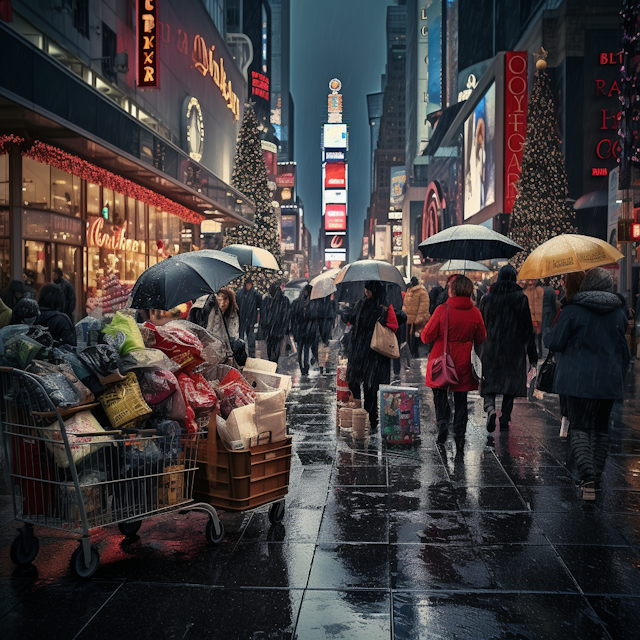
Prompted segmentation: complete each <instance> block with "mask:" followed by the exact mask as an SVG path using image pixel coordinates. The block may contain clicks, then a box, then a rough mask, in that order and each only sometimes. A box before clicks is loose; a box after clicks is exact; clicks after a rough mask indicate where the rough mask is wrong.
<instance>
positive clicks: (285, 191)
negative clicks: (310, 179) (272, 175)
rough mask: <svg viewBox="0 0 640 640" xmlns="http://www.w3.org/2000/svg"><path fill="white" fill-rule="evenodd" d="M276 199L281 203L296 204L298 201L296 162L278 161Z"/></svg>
mask: <svg viewBox="0 0 640 640" xmlns="http://www.w3.org/2000/svg"><path fill="white" fill-rule="evenodd" d="M276 187H277V188H276V192H275V196H274V197H275V199H276V200H277V201H278V202H279V203H280V204H285V205H286V204H295V202H296V163H295V162H278V175H277V176H276Z"/></svg>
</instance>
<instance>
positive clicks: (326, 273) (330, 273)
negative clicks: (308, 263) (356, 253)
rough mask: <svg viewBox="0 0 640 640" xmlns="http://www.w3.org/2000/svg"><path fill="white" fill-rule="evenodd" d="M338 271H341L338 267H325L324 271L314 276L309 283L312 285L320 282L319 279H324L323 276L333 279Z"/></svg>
mask: <svg viewBox="0 0 640 640" xmlns="http://www.w3.org/2000/svg"><path fill="white" fill-rule="evenodd" d="M340 271H341V269H340V268H337V269H327V270H326V271H323V272H322V273H321V274H320V275H319V276H316V277H315V278H312V279H311V280H310V281H309V284H310V285H311V286H312V287H313V286H314V285H315V284H317V283H318V282H320V280H324V279H325V278H329V279H330V280H332V281H333V279H334V278H335V277H336V276H337V275H338V274H339V273H340Z"/></svg>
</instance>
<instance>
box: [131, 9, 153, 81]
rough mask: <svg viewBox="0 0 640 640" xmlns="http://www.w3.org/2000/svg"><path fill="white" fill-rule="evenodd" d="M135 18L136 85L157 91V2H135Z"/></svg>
mask: <svg viewBox="0 0 640 640" xmlns="http://www.w3.org/2000/svg"><path fill="white" fill-rule="evenodd" d="M136 18H137V22H138V25H137V27H138V28H137V30H136V39H137V47H136V51H137V54H138V63H137V65H136V67H137V84H138V86H139V87H141V88H143V89H157V88H158V39H157V35H158V0H137V2H136Z"/></svg>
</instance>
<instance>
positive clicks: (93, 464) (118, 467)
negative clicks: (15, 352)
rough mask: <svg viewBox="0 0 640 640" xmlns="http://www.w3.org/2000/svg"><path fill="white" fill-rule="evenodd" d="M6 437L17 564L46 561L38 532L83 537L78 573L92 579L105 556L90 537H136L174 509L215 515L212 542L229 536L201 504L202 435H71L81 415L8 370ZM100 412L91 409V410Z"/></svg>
mask: <svg viewBox="0 0 640 640" xmlns="http://www.w3.org/2000/svg"><path fill="white" fill-rule="evenodd" d="M0 394H1V395H0V435H1V436H2V440H3V443H4V452H5V459H6V460H7V464H8V470H9V477H10V485H11V491H12V497H13V506H14V515H15V518H16V520H18V521H20V522H23V523H24V526H23V527H21V528H20V529H18V536H17V537H16V538H15V540H14V541H13V544H12V545H11V551H10V555H11V559H12V561H13V562H14V563H16V564H18V565H24V564H30V563H31V562H33V561H34V560H35V558H36V556H37V554H38V550H39V542H38V538H37V537H36V536H35V534H34V530H33V527H34V525H39V526H43V527H50V528H53V529H61V530H64V531H68V532H70V533H75V534H79V535H80V545H79V547H78V548H77V549H76V550H75V551H74V552H73V554H72V556H71V571H72V573H73V574H74V575H76V576H77V577H79V578H90V577H91V576H92V575H93V574H94V573H95V572H96V570H97V569H98V566H99V564H100V555H99V553H98V550H97V549H96V548H95V547H92V546H91V542H90V537H89V532H90V531H91V530H92V529H96V528H98V527H105V526H108V525H113V524H117V525H118V528H119V529H120V532H121V533H122V534H123V535H124V536H129V537H130V536H135V535H136V533H137V531H138V530H139V529H140V526H141V524H142V520H143V519H144V518H147V517H149V516H152V515H154V514H159V513H166V512H169V511H178V512H180V513H186V512H189V511H193V510H196V511H203V512H205V513H207V514H208V515H209V518H208V522H207V526H206V530H205V535H206V538H207V541H208V542H210V543H211V544H217V543H219V542H221V541H222V539H223V537H224V527H223V525H222V522H220V520H219V519H218V515H217V513H216V510H215V508H213V507H212V506H211V505H209V504H205V503H196V502H194V501H193V498H192V496H193V486H194V478H195V473H196V469H197V455H198V444H199V441H200V439H201V436H202V432H198V433H179V432H176V431H175V430H174V431H173V432H159V431H157V430H140V429H121V430H113V431H100V430H98V429H96V430H95V432H93V433H91V432H87V431H84V432H82V433H77V434H74V433H71V428H70V427H69V429H68V428H67V427H65V420H66V421H67V424H69V420H70V419H71V418H72V416H73V415H74V414H75V413H78V408H75V409H70V410H67V411H59V410H58V409H57V408H56V407H55V405H54V404H53V402H52V401H51V398H50V397H49V395H48V394H47V392H46V390H45V388H44V387H43V385H42V384H41V382H40V380H39V378H38V376H35V375H33V374H29V373H26V372H24V371H20V370H17V369H11V368H7V367H0ZM96 406H97V405H87V406H85V407H82V408H81V409H83V410H89V409H91V408H93V407H96Z"/></svg>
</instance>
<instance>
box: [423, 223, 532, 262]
mask: <svg viewBox="0 0 640 640" xmlns="http://www.w3.org/2000/svg"><path fill="white" fill-rule="evenodd" d="M418 249H420V251H421V253H422V255H423V256H424V257H425V258H432V259H434V260H442V261H444V260H476V261H477V260H489V259H491V258H513V256H515V255H516V253H518V252H520V251H523V248H522V247H521V246H520V245H519V244H516V243H515V242H513V240H510V239H509V238H507V237H506V236H503V235H502V234H501V233H498V232H497V231H492V230H491V229H487V227H483V226H481V225H478V224H462V225H459V226H457V227H449V228H448V229H445V230H444V231H440V233H436V234H435V235H434V236H431V237H430V238H427V239H426V240H425V241H424V242H421V243H420V245H419V246H418Z"/></svg>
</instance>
